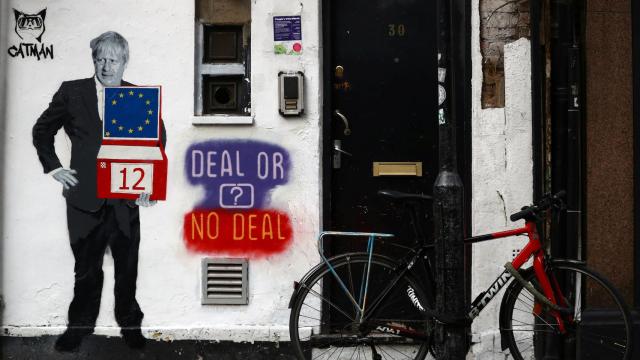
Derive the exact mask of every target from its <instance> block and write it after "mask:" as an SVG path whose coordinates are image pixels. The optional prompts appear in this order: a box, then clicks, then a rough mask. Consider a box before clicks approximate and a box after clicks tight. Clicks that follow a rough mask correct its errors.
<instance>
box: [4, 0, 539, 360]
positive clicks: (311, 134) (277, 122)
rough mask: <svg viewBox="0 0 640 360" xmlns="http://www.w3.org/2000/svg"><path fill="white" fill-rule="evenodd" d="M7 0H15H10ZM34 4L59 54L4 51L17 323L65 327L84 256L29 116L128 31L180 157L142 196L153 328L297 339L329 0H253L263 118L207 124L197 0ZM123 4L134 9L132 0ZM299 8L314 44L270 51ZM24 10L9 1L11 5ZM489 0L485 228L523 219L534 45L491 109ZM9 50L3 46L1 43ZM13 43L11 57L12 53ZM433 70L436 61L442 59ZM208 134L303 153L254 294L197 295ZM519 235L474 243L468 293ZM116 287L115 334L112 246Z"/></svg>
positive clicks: (309, 255)
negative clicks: (295, 296) (198, 213)
mask: <svg viewBox="0 0 640 360" xmlns="http://www.w3.org/2000/svg"><path fill="white" fill-rule="evenodd" d="M5 5H6V4H5ZM11 7H15V8H17V9H19V10H22V11H24V12H27V13H36V12H38V11H39V10H41V9H42V8H44V7H46V8H47V17H46V26H47V29H46V33H45V34H44V37H43V42H45V43H48V44H53V45H54V51H55V58H54V59H53V60H42V61H36V60H35V59H33V58H27V59H20V58H8V61H7V62H8V64H7V66H8V68H7V81H8V86H7V89H8V91H7V99H6V100H7V101H6V103H7V109H6V122H4V124H6V125H5V126H6V131H5V132H4V133H2V140H1V141H2V143H3V145H4V146H5V148H6V149H7V152H6V157H7V161H6V163H4V164H3V170H4V171H5V173H6V174H7V176H6V177H5V182H4V184H3V185H4V186H3V189H2V190H3V194H4V196H3V197H2V210H3V212H2V224H3V226H4V233H3V242H2V253H3V258H2V282H3V284H4V286H3V290H2V291H3V295H4V297H5V301H6V309H5V311H4V319H3V326H4V327H5V328H7V329H8V330H9V331H10V333H11V334H13V335H41V334H47V333H59V332H61V331H62V329H63V327H64V325H65V321H66V311H67V306H68V304H69V301H70V300H71V296H72V290H73V256H72V254H71V250H70V247H69V244H68V235H67V229H66V220H65V204H64V201H63V198H62V196H61V195H60V192H61V189H60V186H59V184H57V183H56V182H55V181H54V180H53V179H51V178H49V177H47V176H45V175H44V174H42V168H41V166H40V164H39V162H38V161H37V157H36V153H35V151H34V148H33V146H32V145H31V127H32V126H33V124H34V122H35V120H36V119H37V117H38V116H39V115H40V113H41V112H42V111H43V110H44V109H45V107H46V106H47V104H48V102H49V101H50V99H51V96H52V95H53V93H54V92H55V90H56V89H57V88H58V86H59V84H60V83H61V82H62V81H63V80H69V79H76V78H84V77H89V76H91V75H92V74H93V68H92V64H91V57H90V49H89V45H88V44H89V40H90V39H92V38H93V37H95V36H97V35H98V34H100V33H102V32H103V31H106V30H116V31H118V32H120V33H121V34H123V35H124V36H125V37H126V38H127V39H128V40H129V44H130V48H131V59H130V63H129V67H128V69H127V71H126V72H125V78H126V79H127V80H128V81H131V82H133V83H136V84H161V85H162V86H163V100H164V101H163V117H164V121H165V124H166V126H167V133H168V140H169V141H168V146H167V154H168V157H169V193H168V201H167V202H166V203H161V204H159V205H157V206H155V207H153V208H150V209H143V210H142V213H141V216H142V243H141V247H140V262H139V281H138V300H139V302H140V304H141V307H142V309H143V311H144V312H145V319H144V322H143V326H144V327H145V331H147V333H149V334H152V335H154V336H156V337H159V338H215V339H220V340H224V339H232V340H278V339H287V338H288V330H287V323H288V314H289V311H288V309H287V301H288V297H289V295H290V294H291V287H292V283H293V281H294V280H296V279H299V278H300V276H301V275H302V274H303V273H304V272H305V271H306V270H307V269H308V268H309V267H310V266H311V265H312V264H315V263H316V262H317V260H318V258H317V254H316V250H315V236H316V234H317V232H318V229H319V222H320V206H321V204H320V195H319V194H320V179H321V174H320V166H319V164H320V158H319V156H320V151H319V149H320V145H319V138H320V131H319V126H320V109H321V107H320V104H321V100H322V99H321V93H322V91H321V61H320V59H321V51H322V49H321V40H320V1H315V0H302V1H299V2H284V1H279V0H262V1H253V2H252V18H253V19H252V26H251V32H252V47H253V49H252V55H253V56H252V58H253V59H252V60H253V63H252V111H253V114H254V117H255V120H254V124H253V125H251V126H220V125H218V126H208V127H204V126H199V127H195V126H193V125H192V120H193V64H194V59H193V51H194V49H193V46H194V38H193V37H194V24H193V21H194V8H193V2H192V1H171V0H155V1H152V0H147V1H137V2H131V1H124V0H109V1H106V0H98V1H91V2H78V1H72V0H60V1H55V2H48V1H44V0H22V1H17V0H12V1H9V6H8V8H11ZM123 9H125V10H123ZM274 14H275V15H291V14H294V15H295V14H301V15H302V19H303V45H304V50H303V55H302V56H299V57H295V56H277V55H274V54H273V43H272V30H271V28H272V22H271V21H272V20H271V19H272V18H271V16H272V15H274ZM8 15H9V14H7V13H4V12H3V15H2V16H3V17H5V18H3V21H2V22H0V23H1V24H4V26H5V28H4V29H2V32H3V34H7V35H8V40H9V44H11V43H17V42H18V41H19V39H17V37H16V35H15V33H14V32H13V24H14V23H13V20H12V19H7V18H6V17H7V16H8ZM10 15H11V16H13V15H12V14H10ZM478 26H479V19H478V6H477V2H473V23H472V29H473V33H472V47H473V49H472V50H473V52H472V53H473V83H472V88H473V93H472V96H473V101H474V103H473V115H472V135H473V141H472V146H473V149H472V153H473V161H472V172H473V184H472V189H471V191H472V198H473V200H472V214H473V215H472V216H473V218H472V224H473V233H474V234H479V233H485V232H489V231H497V230H500V229H506V228H510V227H512V224H510V222H509V221H508V220H507V217H508V215H509V214H510V213H512V212H515V211H516V210H517V209H518V208H519V207H520V206H522V205H524V204H527V203H529V202H530V201H531V189H532V179H531V168H532V162H531V113H530V109H531V106H530V78H529V76H530V65H529V43H528V41H526V40H520V41H518V42H515V43H513V44H511V45H509V46H507V48H506V49H505V67H506V69H505V72H506V108H505V109H488V110H482V109H481V107H480V89H481V82H482V80H481V79H482V73H481V61H482V58H481V55H480V51H479V31H478ZM3 51H4V50H3ZM5 56H6V55H5ZM280 70H302V71H304V72H305V76H306V88H305V90H306V94H307V99H306V104H305V106H306V109H305V115H304V116H303V117H301V118H295V119H283V118H282V117H280V116H279V115H278V112H277V101H276V94H277V88H276V75H277V73H278V71H280ZM434 71H435V69H434ZM207 139H255V140H264V141H267V142H277V143H278V144H279V145H281V146H283V147H284V148H286V149H287V150H288V151H289V153H290V156H291V158H292V164H293V165H292V174H291V175H290V181H289V183H287V184H286V185H284V186H281V187H280V188H278V189H276V190H275V191H274V193H273V196H272V202H271V204H270V207H272V208H277V209H280V210H283V211H286V212H287V213H288V214H289V216H290V218H291V222H292V225H293V228H294V241H293V244H292V246H291V247H290V248H289V249H287V250H286V251H285V252H284V253H281V254H277V255H273V256H270V257H268V258H265V259H260V260H251V262H250V280H249V283H250V300H249V305H247V306H210V305H209V306H203V305H201V304H200V259H201V257H202V255H200V254H194V253H191V252H189V251H187V250H186V248H185V245H184V241H183V238H182V225H183V224H182V221H183V216H184V214H186V213H188V212H189V211H191V210H192V209H193V206H194V205H195V203H196V202H197V201H199V197H200V195H201V192H200V190H199V189H197V188H194V187H192V186H190V185H189V184H188V183H187V180H186V176H185V170H184V169H185V164H184V157H185V151H186V149H187V147H188V146H189V145H191V144H193V143H195V142H198V141H202V140H207ZM57 148H58V151H59V153H60V154H61V158H62V159H63V162H66V161H68V157H69V148H70V143H69V141H68V140H67V139H66V138H65V137H64V136H63V135H62V134H59V135H58V137H57ZM520 243H521V241H519V240H515V239H506V240H498V241H493V242H488V243H483V244H478V245H474V250H473V271H472V273H473V274H474V278H473V283H472V292H473V294H472V296H473V295H475V294H476V293H477V292H478V291H480V290H484V289H485V288H486V287H488V286H489V285H490V282H491V281H492V279H493V278H494V277H496V276H497V275H498V274H499V273H500V272H501V271H502V268H501V267H502V265H503V264H504V262H506V261H507V260H509V259H510V258H511V256H512V250H513V249H514V248H518V246H519V244H520ZM104 269H105V285H104V291H103V299H102V306H101V310H100V317H99V319H98V325H99V327H98V329H97V332H98V333H101V334H112V335H115V334H117V330H118V328H117V326H116V323H115V321H114V316H113V311H112V308H113V292H112V288H113V280H112V277H113V262H112V261H111V259H110V256H106V258H105V265H104ZM499 301H500V299H499V298H496V299H494V302H493V304H492V306H493V307H489V308H487V309H486V311H485V312H484V313H483V314H482V315H481V316H480V317H479V318H478V320H477V322H476V323H475V324H474V326H473V334H474V336H473V339H474V341H475V342H477V343H478V344H476V345H475V346H474V348H473V351H472V352H473V354H474V355H475V356H476V357H477V358H491V356H493V355H492V354H493V351H494V346H495V347H496V349H497V346H499V337H495V338H494V336H495V335H496V331H497V329H498V323H497V311H496V307H497V305H498V304H499Z"/></svg>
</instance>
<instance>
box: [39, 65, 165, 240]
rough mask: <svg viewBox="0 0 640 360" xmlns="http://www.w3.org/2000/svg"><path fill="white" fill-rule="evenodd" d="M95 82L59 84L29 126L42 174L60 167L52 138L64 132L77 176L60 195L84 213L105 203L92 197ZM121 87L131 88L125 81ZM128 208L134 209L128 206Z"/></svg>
mask: <svg viewBox="0 0 640 360" xmlns="http://www.w3.org/2000/svg"><path fill="white" fill-rule="evenodd" d="M95 81H96V80H95V79H94V78H93V77H91V78H87V79H80V80H72V81H65V82H63V83H62V85H61V86H60V88H59V89H58V91H57V92H56V93H55V95H53V99H52V100H51V103H50V104H49V107H48V108H47V109H46V110H45V111H44V112H43V113H42V115H40V117H39V118H38V120H37V121H36V124H35V125H34V126H33V145H34V146H35V148H36V151H37V153H38V158H39V159H40V162H41V163H42V167H43V169H44V172H45V173H48V172H50V171H51V170H54V169H56V168H59V167H61V166H62V164H61V163H60V160H59V159H58V156H57V155H56V152H55V146H54V136H55V135H56V133H57V132H58V130H60V129H61V128H64V131H65V132H66V133H67V135H68V136H69V139H70V140H71V164H70V168H71V169H74V170H76V171H77V172H78V173H77V178H78V182H79V183H78V185H76V186H74V187H73V188H71V189H70V190H69V191H65V192H63V195H64V196H65V198H66V200H67V205H71V206H73V207H75V208H77V209H80V210H83V211H88V212H95V211H98V210H100V209H101V208H102V206H103V205H104V204H105V202H106V200H105V199H98V198H97V195H96V194H97V175H96V173H97V169H96V160H97V158H98V151H99V150H100V145H101V142H102V122H101V121H100V117H99V115H98V96H97V93H96V83H95ZM122 85H123V86H132V84H130V83H127V82H125V81H123V82H122ZM161 140H162V144H163V146H164V145H165V144H166V131H165V128H164V125H162V133H161ZM110 203H112V204H114V205H115V206H124V205H125V204H126V202H125V201H112V200H110ZM129 205H130V207H134V206H135V205H133V204H132V203H131V202H130V204H129ZM136 210H137V209H136ZM121 215H122V216H120V217H122V218H124V217H125V216H124V214H121ZM131 215H133V214H131ZM136 215H137V214H136ZM123 220H124V219H123ZM122 225H123V226H124V224H122ZM70 227H71V226H70ZM70 230H71V229H70ZM126 233H128V231H126ZM72 238H73V236H72Z"/></svg>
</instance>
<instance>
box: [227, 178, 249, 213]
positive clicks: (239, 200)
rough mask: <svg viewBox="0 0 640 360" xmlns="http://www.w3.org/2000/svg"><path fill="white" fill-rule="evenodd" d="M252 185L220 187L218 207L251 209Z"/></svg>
mask: <svg viewBox="0 0 640 360" xmlns="http://www.w3.org/2000/svg"><path fill="white" fill-rule="evenodd" d="M253 200H254V195H253V184H248V183H243V184H222V185H220V207H222V208H225V209H250V208H252V207H253Z"/></svg>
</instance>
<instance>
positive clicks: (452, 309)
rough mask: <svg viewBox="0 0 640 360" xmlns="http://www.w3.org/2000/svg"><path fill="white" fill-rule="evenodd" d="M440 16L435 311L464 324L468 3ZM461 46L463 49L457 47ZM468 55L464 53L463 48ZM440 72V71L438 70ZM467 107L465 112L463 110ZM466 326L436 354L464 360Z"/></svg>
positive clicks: (446, 6) (447, 1) (443, 7)
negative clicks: (462, 133) (461, 151)
mask: <svg viewBox="0 0 640 360" xmlns="http://www.w3.org/2000/svg"><path fill="white" fill-rule="evenodd" d="M436 4H437V5H436V8H437V13H438V23H437V26H438V38H437V44H438V57H439V59H438V82H439V83H438V86H439V87H440V89H441V90H443V91H444V92H445V93H446V96H445V97H442V98H440V99H439V100H440V101H439V109H438V114H437V116H438V124H439V125H438V133H439V149H438V153H439V168H440V170H439V173H438V177H437V178H436V181H435V183H434V185H433V195H434V203H433V214H434V230H435V231H434V235H435V243H436V247H435V280H436V287H437V291H436V311H437V312H438V313H440V314H444V315H445V316H447V317H452V318H454V319H459V320H462V319H463V318H464V317H465V305H466V301H465V300H466V295H465V276H464V265H465V261H464V243H463V225H462V224H463V218H462V217H463V186H462V180H461V178H460V175H459V174H458V164H457V156H456V153H457V150H458V147H457V141H456V140H457V139H456V127H457V124H458V121H463V117H464V116H465V112H464V111H460V108H463V109H464V96H458V95H459V94H458V93H457V92H456V90H455V85H456V84H459V82H460V81H464V79H465V78H466V76H465V73H464V66H463V67H462V71H460V70H461V69H460V68H459V66H458V65H459V64H460V62H461V61H462V64H464V56H465V55H466V53H465V52H464V51H463V52H460V45H461V44H460V43H462V44H465V41H464V40H463V41H461V42H456V40H459V39H460V37H462V36H464V33H462V34H461V33H459V31H456V30H457V29H456V28H454V24H457V23H459V22H460V21H459V19H465V10H466V8H467V6H466V1H464V0H437V3H436ZM456 44H458V45H457V46H456ZM463 50H464V48H463ZM434 70H435V69H434ZM461 105H462V106H461ZM467 333H468V329H467V327H466V326H460V325H445V326H444V327H443V328H439V331H438V335H437V336H436V344H435V346H436V348H437V350H436V352H437V353H438V355H439V356H438V358H439V359H440V360H454V359H464V358H465V356H466V353H467V348H468V345H467V343H468V342H467Z"/></svg>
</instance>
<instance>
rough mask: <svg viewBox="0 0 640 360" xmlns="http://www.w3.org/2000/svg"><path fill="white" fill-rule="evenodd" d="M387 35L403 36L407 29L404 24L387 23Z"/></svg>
mask: <svg viewBox="0 0 640 360" xmlns="http://www.w3.org/2000/svg"><path fill="white" fill-rule="evenodd" d="M388 27H389V33H388V34H389V36H390V37H396V36H400V37H402V36H405V34H406V33H407V29H406V27H405V26H404V24H389V25H388Z"/></svg>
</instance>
